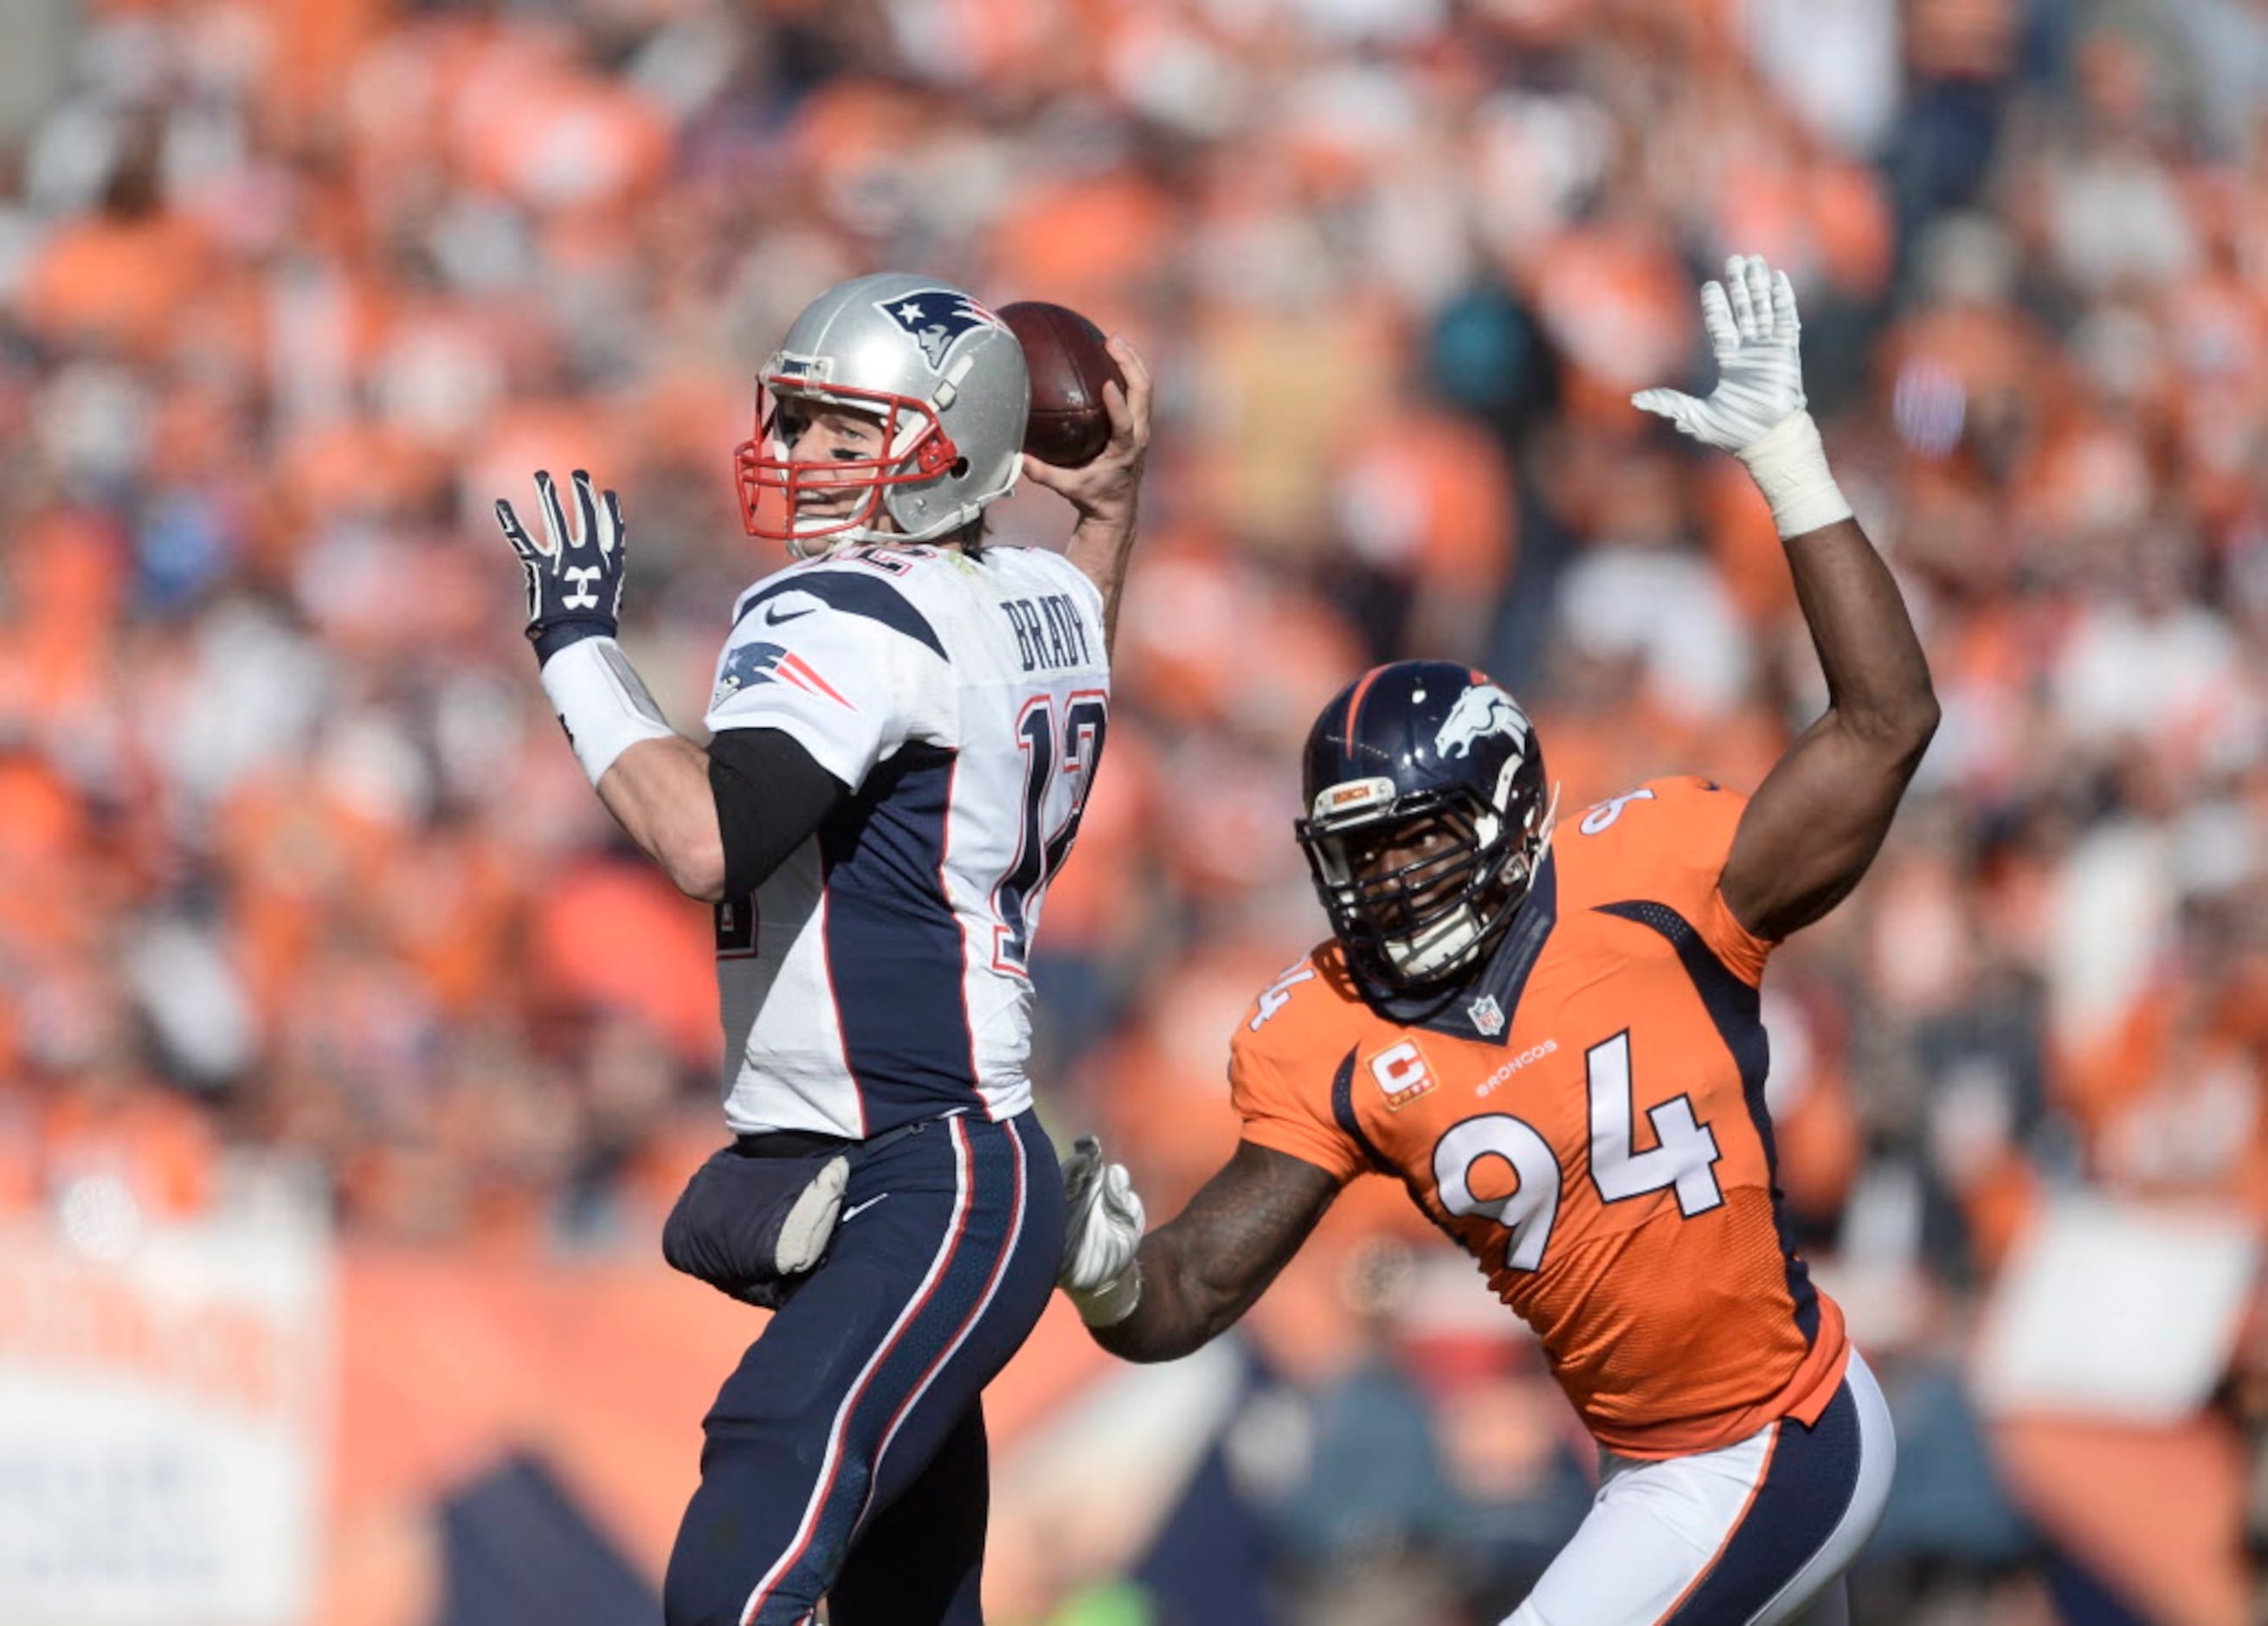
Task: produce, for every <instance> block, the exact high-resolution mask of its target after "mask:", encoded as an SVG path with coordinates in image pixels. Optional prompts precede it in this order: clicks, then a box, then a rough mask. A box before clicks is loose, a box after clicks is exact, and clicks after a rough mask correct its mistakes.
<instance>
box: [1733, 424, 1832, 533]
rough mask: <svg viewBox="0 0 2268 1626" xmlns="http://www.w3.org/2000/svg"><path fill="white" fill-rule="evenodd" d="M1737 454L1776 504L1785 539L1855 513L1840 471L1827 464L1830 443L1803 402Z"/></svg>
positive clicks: (1768, 499)
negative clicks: (1838, 476) (1835, 472)
mask: <svg viewBox="0 0 2268 1626" xmlns="http://www.w3.org/2000/svg"><path fill="white" fill-rule="evenodd" d="M1736 455H1738V456H1739V458H1740V460H1741V461H1742V462H1744V463H1746V464H1747V465H1748V466H1749V475H1750V476H1751V477H1754V478H1755V480H1756V489H1757V490H1758V491H1762V492H1763V493H1764V500H1765V501H1766V502H1768V503H1770V504H1771V511H1772V523H1773V524H1774V525H1777V526H1778V528H1779V534H1780V536H1781V539H1782V540H1786V538H1788V537H1790V536H1802V535H1803V533H1804V532H1806V531H1815V530H1817V529H1818V528H1820V527H1821V526H1823V525H1832V524H1834V523H1835V522H1836V521H1837V520H1847V519H1849V518H1850V517H1851V505H1850V504H1849V503H1847V502H1845V500H1844V499H1843V492H1842V490H1841V488H1840V487H1838V486H1837V484H1835V477H1834V476H1833V475H1832V474H1830V473H1829V472H1828V469H1827V448H1826V447H1824V446H1823V445H1822V444H1821V443H1820V440H1819V425H1816V424H1815V423H1813V422H1812V421H1811V414H1810V413H1808V412H1807V411H1804V410H1802V409H1801V408H1800V407H1799V408H1798V409H1797V410H1794V411H1793V412H1790V413H1789V414H1788V415H1787V416H1786V418H1782V419H1780V420H1779V422H1778V423H1777V424H1774V425H1772V426H1771V428H1770V429H1767V430H1765V431H1764V433H1763V434H1762V435H1760V436H1758V437H1757V438H1756V440H1752V441H1750V442H1749V444H1748V445H1747V446H1745V447H1742V448H1741V450H1740V451H1739V453H1738V454H1736Z"/></svg>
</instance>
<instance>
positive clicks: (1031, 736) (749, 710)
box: [708, 546, 1110, 1141]
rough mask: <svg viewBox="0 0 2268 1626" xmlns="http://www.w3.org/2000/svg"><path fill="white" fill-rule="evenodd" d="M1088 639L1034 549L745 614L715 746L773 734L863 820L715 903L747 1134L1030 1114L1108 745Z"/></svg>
mask: <svg viewBox="0 0 2268 1626" xmlns="http://www.w3.org/2000/svg"><path fill="white" fill-rule="evenodd" d="M1102 621H1103V602H1102V595H1101V592H1100V591H1099V590H1098V589H1097V588H1095V586H1094V583H1093V582H1091V581H1089V580H1087V579H1086V576H1085V575H1083V574H1081V573H1080V572H1079V570H1078V568H1077V567H1076V566H1074V565H1071V563H1070V562H1069V561H1068V560H1066V559H1065V558H1064V557H1063V556H1062V555H1060V554H1057V553H1052V552H1048V551H1042V550H1039V549H1032V548H1000V547H989V548H986V549H985V550H984V551H983V553H982V554H981V555H979V556H978V558H976V559H971V558H968V556H967V555H965V554H963V553H961V551H959V550H957V549H952V548H945V549H939V548H930V547H921V546H915V547H904V548H854V549H850V550H847V551H843V552H840V553H837V554H835V555H831V556H829V557H828V558H822V559H820V560H816V561H814V562H812V563H809V564H804V565H797V566H795V567H794V568H792V569H791V570H787V571H784V572H782V573H780V574H778V575H777V576H774V577H773V578H771V579H770V580H768V581H765V582H763V583H762V584H761V585H759V586H758V587H756V588H753V589H751V590H750V591H749V592H748V593H747V595H745V596H743V597H742V599H741V600H740V605H739V607H738V610H737V611H736V616H735V620H734V625H733V636H732V639H731V641H730V642H729V643H727V644H726V645H725V653H724V656H723V658H722V660H720V661H718V668H717V687H716V692H715V695H714V697H713V698H712V700H711V706H710V711H709V716H708V723H709V727H710V728H711V730H712V731H714V732H716V733H718V734H721V733H723V732H724V731H725V730H726V729H734V728H777V729H778V730H780V731H781V732H782V733H784V734H786V735H790V736H791V737H792V738H793V739H794V740H796V741H797V742H798V743H800V744H801V745H802V746H803V748H804V749H805V750H807V751H808V752H810V754H811V756H812V758H813V760H814V761H815V762H817V763H818V764H819V765H820V766H821V767H823V768H824V769H826V770H827V772H828V773H830V774H832V775H833V776H834V777H835V778H836V779H837V780H841V781H842V782H843V784H844V785H847V786H854V787H858V790H859V795H858V802H860V803H861V804H867V805H869V807H870V810H869V811H868V812H867V813H866V814H865V817H859V818H857V819H855V820H854V819H845V820H838V821H833V822H830V823H829V824H826V825H823V826H822V827H821V829H820V830H819V831H814V833H813V834H812V835H811V836H810V837H809V838H808V839H806V841H805V842H804V843H803V845H802V846H799V848H797V849H796V850H795V852H793V853H792V854H790V855H789V857H788V859H787V861H785V862H784V863H782V864H781V865H780V866H779V868H777V869H775V870H773V871H772V872H771V875H770V877H769V878H768V879H766V880H765V881H764V883H762V886H760V887H759V888H758V889H757V890H756V891H755V896H754V898H753V899H751V898H746V897H742V898H725V899H724V900H723V901H722V902H720V903H719V904H718V905H717V954H718V965H717V975H718V982H719V984H720V986H721V988H722V992H723V1008H724V1015H725V1041H726V1042H725V1090H726V1094H725V1119H726V1120H727V1121H728V1122H729V1123H730V1124H731V1126H732V1127H733V1129H734V1130H735V1131H736V1132H739V1133H741V1134H747V1133H752V1132H755V1131H760V1130H768V1129H810V1130H817V1131H819V1132H820V1133H821V1134H826V1135H840V1136H843V1138H845V1139H848V1140H854V1141H856V1140H865V1138H867V1137H868V1136H869V1135H877V1134H880V1132H882V1131H883V1130H886V1129H893V1128H895V1127H898V1126H899V1125H900V1124H902V1123H907V1122H909V1121H911V1120H914V1119H917V1118H930V1117H934V1116H936V1115H937V1114H938V1113H939V1112H948V1111H951V1110H953V1109H954V1108H956V1107H961V1108H970V1107H974V1108H977V1109H978V1110H981V1111H982V1112H984V1113H985V1115H986V1116H988V1117H990V1118H993V1119H996V1120H997V1119H1005V1118H1010V1117H1013V1116H1014V1115H1015V1114H1016V1113H1018V1112H1022V1111H1023V1110H1024V1109H1025V1108H1026V1107H1027V1106H1028V1105H1031V1086H1030V1084H1029V1083H1028V1081H1027V1079H1026V1077H1025V1075H1024V1061H1025V1057H1026V1056H1027V1053H1029V1050H1030V1047H1031V1031H1032V983H1031V978H1030V975H1029V972H1028V961H1029V958H1030V955H1031V942H1032V934H1033V932H1034V931H1035V929H1036V928H1037V927H1038V925H1039V919H1040V901H1041V898H1042V893H1043V892H1044V891H1045V889H1046V886H1047V883H1048V878H1049V876H1050V875H1052V874H1053V873H1054V871H1055V869H1056V868H1057V865H1059V864H1060V863H1061V862H1062V861H1063V859H1064V854H1066V853H1067V852H1069V850H1070V847H1071V840H1072V838H1073V837H1075V836H1076V835H1077V834H1078V832H1079V811H1080V809H1081V806H1082V805H1083V804H1084V803H1085V802H1086V790H1087V786H1088V784H1089V783H1090V782H1091V780H1092V779H1093V776H1094V770H1095V766H1096V764H1097V763H1098V762H1099V761H1100V760H1101V753H1102V743H1103V735H1104V733H1105V730H1106V729H1107V728H1108V721H1109V705H1110V669H1109V667H1108V663H1107V657H1106V654H1105V635H1104V632H1103V625H1102Z"/></svg>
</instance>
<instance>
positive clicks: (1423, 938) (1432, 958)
mask: <svg viewBox="0 0 2268 1626" xmlns="http://www.w3.org/2000/svg"><path fill="white" fill-rule="evenodd" d="M1480 935H1481V922H1480V918H1479V917H1478V916H1477V915H1476V914H1475V913H1473V906H1472V905H1470V904H1460V905H1457V906H1456V907H1455V908H1454V909H1453V910H1451V911H1450V912H1449V913H1447V915H1444V916H1443V917H1442V918H1441V919H1440V920H1436V921H1434V922H1433V923H1432V925H1431V926H1428V927H1426V928H1424V929H1423V930H1420V931H1417V932H1413V933H1411V934H1410V935H1409V936H1407V937H1389V938H1388V939H1387V940H1386V942H1384V943H1383V944H1382V945H1381V947H1383V948H1384V950H1386V957H1387V959H1388V961H1389V962H1390V963H1391V964H1392V965H1393V966H1394V969H1395V971H1397V972H1401V973H1402V974H1403V976H1405V977H1407V978H1409V979H1410V980H1411V981H1412V982H1424V981H1425V980H1427V979H1430V978H1433V977H1438V976H1440V975H1441V974H1443V973H1444V972H1452V971H1454V970H1456V968H1457V967H1458V966H1459V965H1462V964H1463V963H1464V962H1465V961H1466V960H1468V959H1469V958H1471V957H1472V951H1473V949H1474V946H1475V945H1476V943H1478V942H1479V941H1480Z"/></svg>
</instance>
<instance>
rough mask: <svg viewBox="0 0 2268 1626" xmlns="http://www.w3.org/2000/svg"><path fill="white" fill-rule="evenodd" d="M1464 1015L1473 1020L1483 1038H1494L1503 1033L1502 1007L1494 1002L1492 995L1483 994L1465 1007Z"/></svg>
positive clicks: (1494, 997) (1494, 996)
mask: <svg viewBox="0 0 2268 1626" xmlns="http://www.w3.org/2000/svg"><path fill="white" fill-rule="evenodd" d="M1465 1015H1467V1016H1470V1017H1471V1018H1472V1019H1473V1025H1474V1026H1475V1027H1476V1028H1478V1029H1479V1030H1480V1034H1481V1037H1482V1038H1495V1037H1496V1036H1497V1035H1498V1034H1499V1033H1501V1032H1503V1031H1504V1007H1503V1006H1501V1005H1499V1004H1498V1003H1497V1002H1496V995H1495V994H1482V995H1481V996H1480V998H1478V999H1476V1000H1475V1001H1473V1002H1472V1003H1471V1004H1469V1005H1468V1006H1466V1007H1465Z"/></svg>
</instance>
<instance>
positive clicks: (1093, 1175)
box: [1056, 1135, 1146, 1327]
mask: <svg viewBox="0 0 2268 1626" xmlns="http://www.w3.org/2000/svg"><path fill="white" fill-rule="evenodd" d="M1063 1176H1064V1252H1063V1265H1062V1268H1060V1269H1058V1270H1057V1272H1056V1284H1057V1286H1058V1287H1060V1288H1062V1289H1063V1290H1064V1292H1065V1293H1066V1294H1067V1295H1069V1296H1070V1298H1071V1303H1072V1304H1076V1305H1077V1306H1078V1307H1079V1319H1081V1320H1083V1321H1085V1322H1086V1324H1087V1325H1088V1326H1089V1327H1110V1326H1113V1325H1115V1324H1116V1323H1117V1322H1120V1321H1123V1320H1124V1319H1126V1318H1127V1317H1128V1316H1130V1315H1131V1314H1133V1313H1134V1306H1135V1305H1136V1304H1138V1303H1139V1302H1140V1301H1141V1297H1142V1269H1141V1267H1140V1266H1139V1265H1138V1264H1136V1263H1135V1262H1134V1253H1135V1250H1136V1249H1137V1248H1138V1247H1140V1246H1141V1245H1142V1232H1143V1230H1144V1227H1145V1223H1146V1221H1145V1216H1144V1214H1143V1212H1142V1199H1141V1198H1139V1197H1138V1196H1136V1195H1135V1194H1134V1182H1133V1179H1132V1177H1130V1175H1128V1173H1127V1172H1126V1169H1125V1165H1124V1164H1116V1163H1113V1164H1106V1163H1104V1162H1103V1161H1102V1142H1101V1141H1099V1140H1097V1139H1095V1137H1094V1136H1093V1135H1081V1136H1079V1139H1078V1140H1077V1141H1075V1142H1072V1143H1071V1156H1070V1157H1068V1158H1067V1159H1065V1160H1064V1166H1063Z"/></svg>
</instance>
